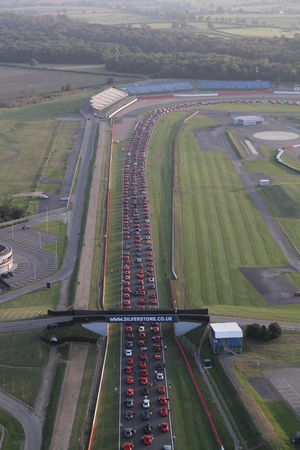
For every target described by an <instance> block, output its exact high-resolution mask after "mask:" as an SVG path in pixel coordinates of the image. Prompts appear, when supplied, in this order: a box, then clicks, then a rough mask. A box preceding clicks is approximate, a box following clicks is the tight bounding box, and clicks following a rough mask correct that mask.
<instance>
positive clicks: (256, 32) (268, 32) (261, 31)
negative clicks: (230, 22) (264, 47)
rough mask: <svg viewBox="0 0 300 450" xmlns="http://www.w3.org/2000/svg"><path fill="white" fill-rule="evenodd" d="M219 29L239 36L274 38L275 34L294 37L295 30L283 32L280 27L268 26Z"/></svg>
mask: <svg viewBox="0 0 300 450" xmlns="http://www.w3.org/2000/svg"><path fill="white" fill-rule="evenodd" d="M218 30H220V31H223V32H224V33H228V34H234V35H238V36H250V37H264V38H272V37H274V36H276V37H280V36H282V35H283V34H284V36H286V37H293V35H294V34H295V32H289V33H287V32H284V33H283V32H282V31H281V30H279V29H278V28H267V27H260V28H254V27H245V28H218Z"/></svg>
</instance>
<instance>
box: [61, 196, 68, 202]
mask: <svg viewBox="0 0 300 450" xmlns="http://www.w3.org/2000/svg"><path fill="white" fill-rule="evenodd" d="M60 200H62V201H63V202H67V201H68V200H69V197H62V198H61V199H60Z"/></svg>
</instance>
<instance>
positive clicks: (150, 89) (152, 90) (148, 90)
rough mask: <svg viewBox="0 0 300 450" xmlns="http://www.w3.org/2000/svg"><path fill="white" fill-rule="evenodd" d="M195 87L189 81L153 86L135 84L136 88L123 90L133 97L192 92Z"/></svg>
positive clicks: (129, 87) (154, 84) (130, 87)
mask: <svg viewBox="0 0 300 450" xmlns="http://www.w3.org/2000/svg"><path fill="white" fill-rule="evenodd" d="M193 89H194V87H193V86H192V85H191V84H190V83H189V82H188V81H181V82H175V83H152V84H135V85H134V86H125V88H123V89H122V90H123V91H124V90H126V91H127V92H128V93H129V94H131V95H140V94H142V95H144V94H146V95H147V94H148V95H149V94H152V95H153V94H167V93H170V92H176V91H190V90H193Z"/></svg>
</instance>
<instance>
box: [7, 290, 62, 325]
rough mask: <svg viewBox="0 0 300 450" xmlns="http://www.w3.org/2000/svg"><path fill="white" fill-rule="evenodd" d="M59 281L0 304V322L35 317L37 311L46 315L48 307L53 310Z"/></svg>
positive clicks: (43, 315) (56, 299)
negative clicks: (49, 286)
mask: <svg viewBox="0 0 300 450" xmlns="http://www.w3.org/2000/svg"><path fill="white" fill-rule="evenodd" d="M60 286H61V283H54V284H51V289H46V288H43V289H39V290H38V291H35V292H32V293H30V294H26V295H23V296H22V297H21V298H16V299H14V300H10V301H9V302H5V303H2V304H1V305H0V315H1V322H12V321H14V320H25V319H36V318H37V317H38V313H39V311H41V316H42V317H46V316H47V311H48V309H51V310H55V309H56V306H57V303H58V300H59V292H60Z"/></svg>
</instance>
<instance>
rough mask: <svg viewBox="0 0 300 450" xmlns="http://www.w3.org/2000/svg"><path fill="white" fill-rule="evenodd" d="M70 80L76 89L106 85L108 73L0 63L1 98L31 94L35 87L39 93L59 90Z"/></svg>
mask: <svg viewBox="0 0 300 450" xmlns="http://www.w3.org/2000/svg"><path fill="white" fill-rule="evenodd" d="M77 67H78V66H77ZM77 70H78V69H77ZM120 80H124V78H122V77H120ZM69 81H71V82H72V83H73V86H74V89H78V88H82V87H85V88H88V87H92V86H105V85H106V82H107V74H106V75H97V74H92V73H71V72H68V73H67V72H64V71H61V72H57V71H53V70H43V69H30V68H29V67H28V66H27V68H26V67H16V66H13V65H11V66H4V65H0V100H3V99H12V98H18V97H22V96H25V95H26V96H30V95H31V94H32V90H33V89H35V90H36V93H37V94H45V93H50V92H58V91H60V90H61V87H62V86H66V84H67V83H68V82H69ZM116 81H117V80H116Z"/></svg>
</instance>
